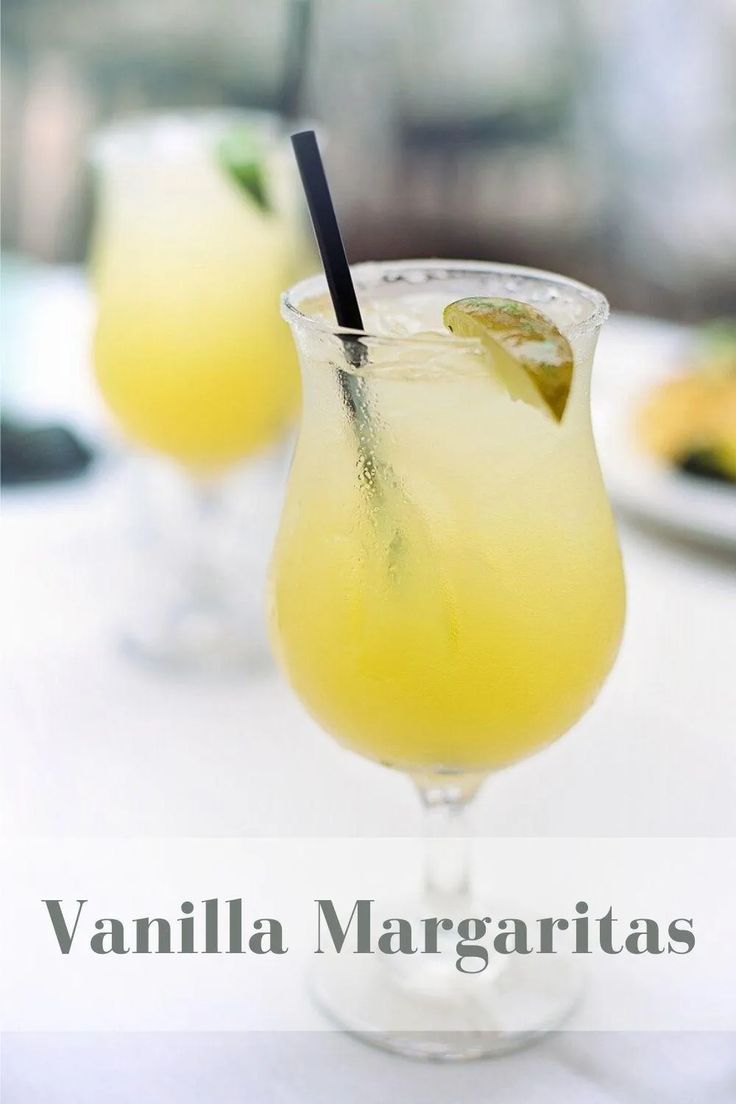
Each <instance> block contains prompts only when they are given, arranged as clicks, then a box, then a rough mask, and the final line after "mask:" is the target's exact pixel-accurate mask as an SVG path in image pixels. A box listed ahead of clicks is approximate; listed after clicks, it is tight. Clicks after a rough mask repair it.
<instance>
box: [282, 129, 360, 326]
mask: <svg viewBox="0 0 736 1104" xmlns="http://www.w3.org/2000/svg"><path fill="white" fill-rule="evenodd" d="M291 144H292V146H293V147H294V154H295V156H296V163H297V165H298V166H299V175H300V176H301V178H302V186H303V188H304V194H305V195H306V197H307V206H308V207H309V215H310V218H311V219H312V226H313V227H314V236H315V238H316V239H317V246H318V248H319V254H320V257H321V258H322V264H323V265H324V270H325V276H326V277H327V286H328V288H329V289H330V297H331V299H332V305H333V307H334V308H335V317H336V318H337V324H338V326H344V327H345V328H346V329H348V330H362V329H363V319H362V318H361V316H360V307H359V306H358V299H357V296H356V294H355V288H354V287H353V278H352V276H351V275H350V266H349V265H348V259H347V257H346V256H345V246H344V245H343V244H342V235H341V234H340V227H339V226H338V223H337V215H336V214H335V207H334V205H333V202H332V196H331V195H330V189H329V186H328V184H327V177H326V176H325V169H324V165H323V164H322V158H321V156H320V152H319V146H318V145H317V136H316V134H315V133H314V131H313V130H301V131H299V133H298V134H292V136H291Z"/></svg>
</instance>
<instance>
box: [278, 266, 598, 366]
mask: <svg viewBox="0 0 736 1104" xmlns="http://www.w3.org/2000/svg"><path fill="white" fill-rule="evenodd" d="M350 271H351V272H352V274H353V276H354V277H355V283H356V289H357V291H358V293H359V297H360V291H361V287H363V288H367V287H370V285H371V283H373V284H374V285H376V284H379V283H380V282H381V280H382V278H383V277H384V276H385V275H387V274H389V273H392V272H396V273H402V272H411V271H415V272H417V273H418V274H419V273H423V272H432V271H439V272H447V273H448V274H451V275H452V276H462V275H463V274H464V273H467V274H468V275H473V274H474V273H485V274H486V275H489V276H490V275H504V274H505V275H510V276H521V277H522V278H523V279H530V280H537V281H539V282H540V283H541V282H546V283H548V284H554V285H557V286H558V287H565V288H570V289H572V290H574V291H576V292H578V293H579V295H580V296H581V298H582V299H584V300H586V301H587V302H588V303H589V304H590V313H589V314H586V315H585V316H584V317H583V318H580V319H578V321H577V322H572V323H571V324H570V325H569V326H565V334H566V335H567V334H569V335H571V336H577V335H578V334H584V333H588V332H590V331H591V330H594V329H596V328H597V327H599V326H602V325H603V323H604V322H605V321H606V319H607V318H608V314H609V306H608V300H607V299H606V297H605V295H603V293H602V292H600V291H596V289H595V288H593V287H590V286H589V285H588V284H583V283H581V282H580V281H579V280H573V279H571V278H570V277H569V276H561V275H559V273H556V272H546V271H544V269H540V268H526V267H524V266H522V265H512V264H495V263H493V262H490V261H453V260H443V259H441V258H435V257H433V258H429V259H421V258H419V259H416V260H406V261H364V262H363V263H361V264H355V265H351V266H350ZM361 277H363V279H361ZM365 277H368V279H365ZM327 290H328V289H327V280H326V278H325V276H324V274H323V273H318V274H317V275H315V276H308V277H307V278H306V279H305V280H300V281H299V283H297V284H294V285H293V286H292V287H290V288H289V289H288V290H287V291H285V292H283V294H282V296H281V314H282V316H283V317H284V318H285V319H286V321H287V322H289V323H298V324H299V325H303V326H306V327H307V328H309V329H310V330H314V331H315V332H318V333H323V334H328V335H330V336H333V337H339V336H340V335H344V334H352V335H359V336H360V337H367V338H369V339H370V340H371V341H375V342H386V343H388V344H394V343H397V342H404V341H414V342H421V343H422V344H426V343H431V342H432V341H433V340H434V339H435V338H436V339H437V340H438V341H441V342H442V343H443V344H444V343H445V341H446V337H445V335H444V334H441V333H437V334H432V333H416V334H403V335H395V336H390V335H388V334H372V333H369V332H368V331H367V330H353V329H350V328H349V327H346V326H336V325H335V324H334V323H330V322H328V321H327V320H325V319H324V318H316V317H314V316H313V315H310V314H305V313H304V311H302V310H300V309H299V306H297V303H298V302H301V301H303V300H304V299H305V298H312V297H313V296H317V295H319V294H324V293H325V292H326V291H327ZM532 305H534V304H532ZM447 337H448V338H449V337H451V335H450V334H448V335H447ZM452 340H453V342H458V341H461V342H463V343H465V344H468V345H470V344H472V345H473V346H475V344H476V343H475V342H474V340H473V339H472V338H457V337H453V338H452Z"/></svg>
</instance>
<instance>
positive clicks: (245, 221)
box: [92, 113, 300, 472]
mask: <svg viewBox="0 0 736 1104" xmlns="http://www.w3.org/2000/svg"><path fill="white" fill-rule="evenodd" d="M238 129H240V130H242V131H243V132H244V133H245V134H247V135H251V136H252V142H253V157H254V158H257V159H258V162H259V163H258V165H257V166H256V168H257V171H258V173H259V178H258V179H259V186H262V188H263V191H262V192H253V190H252V189H251V190H249V189H248V188H247V187H243V186H241V185H240V184H239V182H238V179H237V176H235V175H234V174H233V173H232V172H230V171H229V170H228V166H227V164H226V162H225V160H224V158H223V156H222V149H223V142H224V141H225V142H226V141H227V140H228V136H229V135H230V134H232V133H233V132H237V131H238ZM225 148H226V147H225ZM96 161H97V163H98V165H99V169H100V173H101V178H102V187H101V189H100V202H99V210H98V218H97V223H96V231H95V235H94V242H93V251H92V276H93V281H94V285H95V290H96V293H97V303H98V321H97V329H96V336H95V347H94V356H95V366H96V371H97V378H98V381H99V385H100V388H101V390H102V393H103V395H104V397H105V400H106V401H107V403H108V405H109V407H110V409H111V410H112V411H113V413H114V414H115V416H116V418H117V420H118V422H119V423H120V425H121V427H122V429H123V430H124V432H125V433H126V434H127V435H128V436H129V437H130V438H131V439H132V440H133V441H134V442H136V443H138V444H140V445H143V446H146V447H148V448H150V449H153V450H155V451H156V452H159V453H163V454H165V455H166V456H168V457H171V458H173V459H174V460H176V461H179V462H180V463H182V464H184V465H186V466H187V467H189V468H191V469H193V470H194V471H196V472H211V471H213V470H218V469H222V468H223V467H225V466H228V465H230V464H232V463H233V462H235V461H237V460H240V459H242V458H243V457H246V456H249V455H250V454H251V453H253V452H255V451H256V450H258V449H259V448H261V447H263V446H264V445H266V444H268V443H269V442H270V441H272V440H273V439H274V438H275V437H277V436H278V435H279V433H281V432H282V431H283V429H284V427H285V425H286V424H287V423H288V422H289V420H290V419H291V418H292V416H293V415H294V413H295V411H296V407H297V403H298V373H297V369H296V362H295V358H294V354H293V349H292V347H291V342H290V340H289V334H288V329H287V327H286V326H285V325H284V324H283V321H282V320H281V319H280V318H279V314H278V295H279V292H280V290H281V289H282V288H283V286H284V283H285V282H288V280H289V278H290V275H292V274H293V273H294V271H295V264H297V263H298V256H297V253H298V248H299V240H300V239H299V235H298V233H297V232H296V216H295V202H294V197H295V187H294V171H293V169H292V166H291V164H290V161H289V158H288V154H287V153H286V152H285V146H284V143H283V141H282V139H281V137H280V135H279V133H278V130H277V127H276V123H275V120H273V119H270V117H268V116H263V117H261V116H257V115H255V116H247V115H245V116H239V115H238V114H236V113H233V114H228V113H224V114H222V115H206V114H204V115H201V116H197V115H192V116H188V117H187V116H182V117H178V116H171V117H167V116H164V117H160V118H152V119H149V120H147V121H144V122H141V123H137V124H130V125H127V126H124V125H123V126H119V127H117V128H114V129H112V130H110V131H108V132H107V133H106V134H104V135H103V136H102V137H101V138H100V139H99V141H98V143H97V149H96Z"/></svg>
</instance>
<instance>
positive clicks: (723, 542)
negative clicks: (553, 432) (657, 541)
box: [593, 315, 736, 551]
mask: <svg viewBox="0 0 736 1104" xmlns="http://www.w3.org/2000/svg"><path fill="white" fill-rule="evenodd" d="M691 340H692V331H690V330H688V329H687V328H685V327H683V326H677V325H674V324H672V323H667V322H659V321H655V320H653V319H647V318H636V317H634V316H627V315H613V316H612V317H611V319H610V321H609V323H608V325H607V326H606V327H605V328H604V331H603V334H602V336H601V340H600V345H599V350H598V354H597V356H596V366H595V373H594V386H593V421H594V426H595V433H596V441H597V444H598V454H599V457H600V461H601V467H602V469H603V475H604V478H605V481H606V486H607V487H608V492H609V494H610V496H611V500H612V501H613V503H614V506H616V507H617V508H619V509H620V510H621V511H624V512H626V513H629V514H631V515H633V516H635V517H638V518H641V519H644V520H646V521H649V522H651V523H654V524H655V525H657V526H660V527H665V528H667V529H669V530H671V531H672V532H673V533H677V534H679V535H681V536H684V537H688V538H690V539H694V540H698V541H700V542H704V543H706V544H709V545H711V546H713V547H718V548H728V549H731V550H733V551H736V488H733V487H730V486H728V485H725V484H724V485H722V484H718V483H710V482H708V481H707V480H704V479H703V480H701V479H698V478H697V477H693V476H688V475H684V474H682V473H679V472H676V471H671V470H668V469H667V468H665V467H663V466H661V465H659V464H657V462H656V461H655V460H654V459H653V458H651V457H649V456H648V455H647V454H646V453H645V452H644V451H643V450H642V449H641V447H640V446H638V444H637V442H636V440H635V438H634V434H633V431H632V423H633V420H634V417H635V414H636V410H637V408H638V407H639V405H640V404H641V402H642V401H643V399H644V397H645V395H646V394H647V393H648V392H649V391H650V389H651V388H652V387H653V386H654V385H655V384H656V383H657V382H659V381H661V380H664V379H667V378H668V377H671V376H672V375H673V374H674V373H676V372H677V371H678V369H679V368H680V366H681V365H682V362H683V359H684V358H685V357H686V356H687V352H688V345H689V343H690V342H691Z"/></svg>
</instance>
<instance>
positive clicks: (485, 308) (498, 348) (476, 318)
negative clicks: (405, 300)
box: [442, 296, 573, 422]
mask: <svg viewBox="0 0 736 1104" xmlns="http://www.w3.org/2000/svg"><path fill="white" fill-rule="evenodd" d="M442 317H443V321H444V323H445V326H447V329H448V330H449V331H450V333H453V334H456V335H457V336H458V337H475V338H478V339H479V340H480V341H482V342H483V344H484V346H485V347H486V349H487V350H488V352H489V353H490V354H491V357H492V362H493V368H494V370H495V372H496V374H497V375H498V376H500V377H501V379H502V381H503V383H504V385H505V386H506V388H507V390H508V392H509V394H510V395H511V396H512V397H513V398H515V399H522V400H524V401H525V402H531V403H532V404H533V405H537V406H538V405H540V402H539V400H540V399H541V404H542V405H543V406H544V407H545V408H546V409H547V410H548V411H549V412H550V413H551V414H552V415H553V417H554V418H555V419H556V420H557V421H558V422H560V421H562V415H563V414H564V413H565V407H566V405H567V397H568V395H569V394H570V387H571V385H572V372H573V354H572V349H571V348H570V343H569V341H568V340H567V338H566V337H564V336H563V335H562V334H561V333H560V331H559V330H558V329H557V327H556V326H555V324H554V322H552V321H551V320H550V319H549V318H547V316H546V315H545V314H542V312H541V311H538V310H537V309H536V307H531V306H530V305H529V304H528V303H521V302H519V301H518V300H516V299H486V298H482V297H480V296H479V297H474V298H471V299H458V300H457V301H456V302H454V303H450V304H449V305H448V306H446V307H445V310H444V313H443V316H442Z"/></svg>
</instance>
